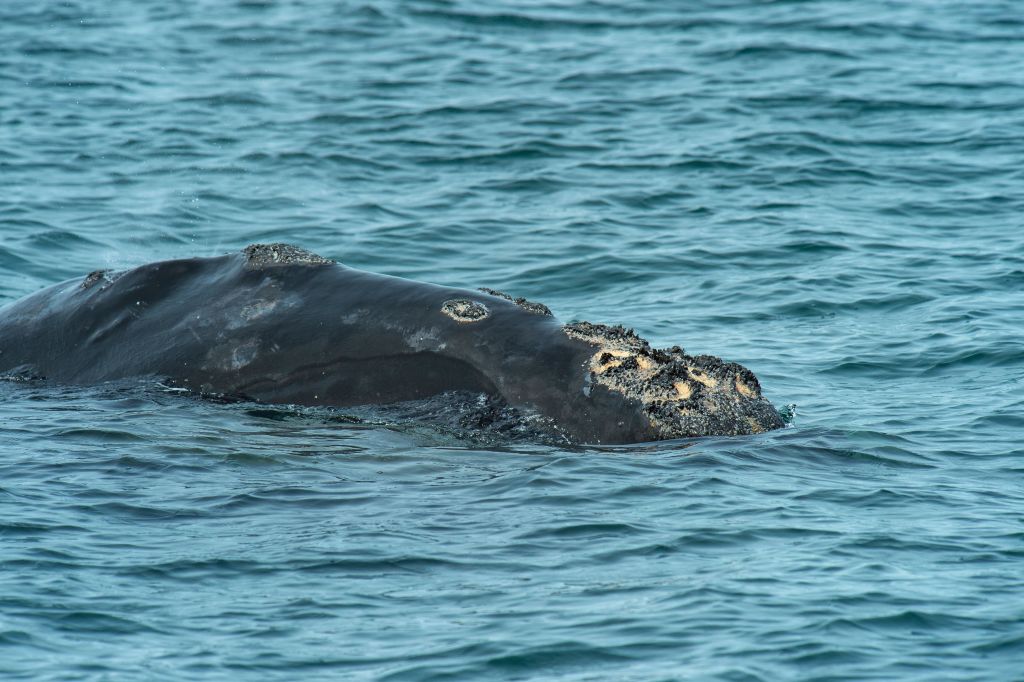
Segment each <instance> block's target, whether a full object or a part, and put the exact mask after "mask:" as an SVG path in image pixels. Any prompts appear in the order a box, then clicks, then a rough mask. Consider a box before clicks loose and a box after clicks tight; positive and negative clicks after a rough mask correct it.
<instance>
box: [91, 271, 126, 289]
mask: <svg viewBox="0 0 1024 682" xmlns="http://www.w3.org/2000/svg"><path fill="white" fill-rule="evenodd" d="M123 274H124V273H123V272H114V271H113V270H93V271H92V272H90V273H89V274H88V275H86V276H85V279H83V280H82V289H91V288H93V287H94V286H96V285H97V284H99V285H100V288H101V289H105V288H107V287H108V286H109V285H110V284H112V283H114V282H116V281H117V278H118V277H120V276H121V275H123Z"/></svg>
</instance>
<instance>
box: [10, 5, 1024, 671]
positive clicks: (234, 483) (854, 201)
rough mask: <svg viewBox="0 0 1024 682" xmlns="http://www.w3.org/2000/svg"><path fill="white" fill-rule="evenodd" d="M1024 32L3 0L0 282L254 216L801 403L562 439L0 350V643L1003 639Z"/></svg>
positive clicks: (851, 662) (213, 667) (776, 15)
mask: <svg viewBox="0 0 1024 682" xmlns="http://www.w3.org/2000/svg"><path fill="white" fill-rule="evenodd" d="M1022 65H1024V13H1022V8H1021V6H1020V3H1018V2H1016V1H1014V0H979V1H977V2H954V1H952V0H935V1H931V2H923V1H922V2H891V1H887V0H818V1H815V0H809V1H797V0H791V1H781V0H780V1H776V2H768V1H756V0H705V1H702V2H697V1H693V2H655V1H654V0H624V1H621V2H601V1H597V0H594V1H590V2H585V1H577V0H494V1H489V2H486V3H480V2H470V1H469V0H402V1H399V0H381V1H379V2H358V1H339V2H335V1H330V2H328V1H326V0H324V1H318V0H280V1H273V0H265V1H260V0H246V1H240V2H228V1H227V0H223V1H221V0H217V1H214V0H175V1H174V2H167V1H160V2H157V1H156V0H146V1H142V0H130V1H129V0H107V1H105V2H86V1H84V0H76V1H71V2H56V1H49V0H48V1H39V2H4V3H2V4H0V302H2V303H6V302H10V301H13V300H15V299H16V298H18V297H20V296H23V295H25V294H28V293H31V292H33V291H35V290H37V289H39V288H41V287H43V286H45V285H48V284H51V283H53V282H56V281H60V280H62V279H65V278H69V277H74V276H81V275H84V274H85V273H87V272H89V271H92V270H96V269H99V268H126V267H130V266H134V265H138V264H141V263H145V262H149V261H154V260H160V259H167V258H176V257H187V256H211V255H219V254H223V253H226V252H230V251H234V250H237V249H240V248H242V247H244V246H245V245H246V244H249V243H252V242H260V241H262V242H268V241H285V242H291V243H294V244H297V245H300V246H303V247H305V248H307V249H310V250H312V251H315V252H318V253H320V254H322V255H324V256H328V257H331V258H334V259H336V260H338V261H340V262H342V263H345V264H348V265H352V266H356V267H360V268H365V269H369V270H373V271H376V272H381V273H387V274H391V275H399V276H403V277H411V278H415V279H420V280H425V281H430V282H436V283H440V284H446V285H455V286H464V287H478V286H489V287H494V288H497V289H500V290H504V291H508V292H510V293H512V294H514V295H517V296H526V297H528V298H530V299H533V300H538V301H542V302H544V303H546V304H547V305H548V306H550V307H551V309H552V310H553V311H554V313H555V314H556V315H557V316H558V317H559V318H561V319H563V320H566V321H569V320H574V319H586V320H590V321H593V322H605V323H623V324H626V325H628V326H631V327H634V328H635V329H636V330H637V331H638V332H639V333H641V334H642V335H644V336H645V337H647V338H649V339H650V340H651V341H652V343H654V344H655V345H672V344H676V343H678V344H680V345H682V346H684V347H685V348H686V349H687V351H689V352H692V353H711V354H715V355H720V356H722V357H724V358H726V359H728V360H733V361H737V362H740V363H742V364H744V365H746V366H748V367H750V368H751V369H752V370H753V371H754V372H755V373H756V374H757V375H758V377H759V378H760V380H761V383H762V385H763V387H764V390H765V393H766V395H767V396H768V397H769V398H770V399H771V400H772V401H774V402H775V403H776V404H777V405H779V406H783V405H787V404H795V405H796V416H795V419H794V420H793V422H792V424H791V425H790V426H789V427H788V428H786V429H784V430H781V431H777V432H773V433H767V434H762V435H757V436H750V437H737V438H707V439H701V440H684V441H671V442H664V443H653V444H643V445H637V446H628V447H587V446H564V447H563V446H555V445H552V444H550V443H543V442H532V441H529V440H525V441H524V440H512V441H509V442H492V441H490V440H489V441H486V442H482V441H480V440H478V439H473V438H465V437H463V436H461V435H454V434H452V433H449V432H447V431H445V430H443V429H438V428H435V427H433V426H431V425H430V424H428V423H421V422H418V421H416V420H412V421H403V420H388V419H376V420H374V419H356V418H349V417H348V416H347V415H346V414H344V413H340V412H336V411H329V410H325V411H315V410H302V409H296V408H289V407H287V406H281V407H270V406H258V405H252V404H246V403H239V404H221V403H215V402H210V401H205V400H201V399H198V398H193V397H188V396H181V395H177V394H174V393H170V392H167V391H166V390H163V389H161V388H160V387H159V386H157V385H152V384H150V383H146V382H142V383H131V382H129V383H128V384H124V383H121V384H116V385H115V384H111V385H105V386H97V387H89V388H73V387H60V386H52V385H46V384H39V383H33V382H24V383H18V382H7V383H2V384H0V401H2V407H0V415H2V419H0V677H2V678H3V679H10V680H19V679H21V680H29V679H31V680H57V679H60V680H127V679H138V680H142V679H145V680H186V679H187V680H199V679H202V680H239V679H251V680H298V679H301V680H316V679H352V680H552V679H559V680H643V681H648V680H691V679H693V680H705V679H706V680H730V681H740V680H744V681H746V680H750V681H754V680H765V681H769V680H771V681H775V680H868V679H874V680H895V679H899V680H904V679H917V680H936V679H944V680H1019V679H1022V678H1024V459H1022V457H1024V446H1022V444H1021V440H1022V435H1024V417H1022V408H1024V354H1022V351H1024V345H1022V338H1021V336H1022V316H1024V295H1022V287H1024V230H1022V227H1024V220H1022V215H1024V191H1022V187H1024V170H1022V161H1024V75H1022ZM200 304H201V302H200V301H197V305H200Z"/></svg>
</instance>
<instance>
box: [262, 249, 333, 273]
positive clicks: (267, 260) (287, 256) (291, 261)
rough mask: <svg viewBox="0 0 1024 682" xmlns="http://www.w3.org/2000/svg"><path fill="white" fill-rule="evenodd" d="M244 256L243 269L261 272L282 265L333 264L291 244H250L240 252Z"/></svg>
mask: <svg viewBox="0 0 1024 682" xmlns="http://www.w3.org/2000/svg"><path fill="white" fill-rule="evenodd" d="M242 253H244V254H245V267H246V268H247V269H249V270H262V269H264V268H272V267H276V266H282V265H331V264H332V263H334V261H332V260H328V259H327V258H324V257H323V256H318V255H316V254H315V253H312V252H311V251H306V250H305V249H300V248H299V247H297V246H292V245H291V244H250V245H249V246H247V247H245V249H243V250H242Z"/></svg>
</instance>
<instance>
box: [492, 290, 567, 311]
mask: <svg viewBox="0 0 1024 682" xmlns="http://www.w3.org/2000/svg"><path fill="white" fill-rule="evenodd" d="M479 290H480V291H482V292H484V293H485V294H490V295H491V296H497V297H498V298H503V299H505V300H506V301H512V302H513V303H515V304H516V305H517V306H519V307H520V308H522V309H523V310H525V311H527V312H530V313H534V314H535V315H546V316H548V317H552V314H551V309H550V308H548V307H547V306H546V305H544V304H543V303H537V302H536V301H527V300H526V299H525V298H512V297H511V296H509V295H508V294H506V293H505V292H504V291H498V290H497V289H488V288H487V287H481V288H480V289H479Z"/></svg>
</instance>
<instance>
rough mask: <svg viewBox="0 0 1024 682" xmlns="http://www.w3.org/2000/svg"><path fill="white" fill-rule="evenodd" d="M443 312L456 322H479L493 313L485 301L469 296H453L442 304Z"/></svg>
mask: <svg viewBox="0 0 1024 682" xmlns="http://www.w3.org/2000/svg"><path fill="white" fill-rule="evenodd" d="M441 312H442V313H444V314H445V315H447V316H448V317H450V318H452V319H453V320H455V321H456V322H479V321H480V320H483V319H485V318H486V317H487V316H488V315H490V314H491V311H489V310H488V309H487V306H485V305H484V304H483V303H478V302H477V301H471V300H469V299H468V298H453V299H451V300H449V301H445V302H444V303H442V304H441Z"/></svg>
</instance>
